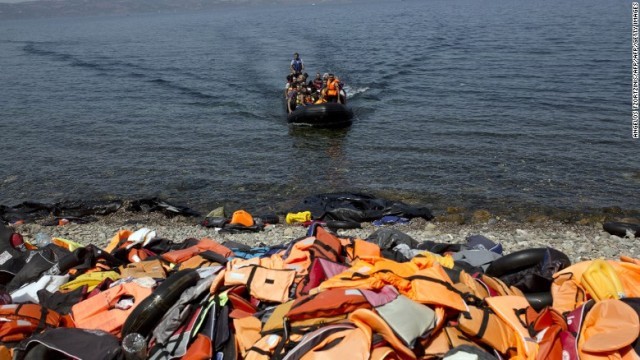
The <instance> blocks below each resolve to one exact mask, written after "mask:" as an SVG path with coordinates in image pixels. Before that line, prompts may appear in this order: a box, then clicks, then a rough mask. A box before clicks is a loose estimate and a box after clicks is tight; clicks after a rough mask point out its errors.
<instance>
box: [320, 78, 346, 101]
mask: <svg viewBox="0 0 640 360" xmlns="http://www.w3.org/2000/svg"><path fill="white" fill-rule="evenodd" d="M324 98H325V99H326V100H327V102H337V103H342V102H341V101H340V81H339V80H338V79H336V77H335V76H334V75H333V74H329V79H328V80H327V87H326V88H325V95H324Z"/></svg>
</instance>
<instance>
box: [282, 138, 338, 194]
mask: <svg viewBox="0 0 640 360" xmlns="http://www.w3.org/2000/svg"><path fill="white" fill-rule="evenodd" d="M348 133H349V129H348V128H347V129H317V128H309V127H294V126H291V127H289V135H290V136H291V137H292V139H293V142H292V153H293V154H294V158H295V159H296V163H297V164H298V165H297V166H295V171H294V172H293V176H294V178H293V179H294V181H295V180H296V179H297V180H298V181H299V179H305V178H308V176H309V175H308V174H309V171H310V170H309V167H310V166H312V167H313V168H314V170H312V171H313V172H314V173H316V174H319V176H322V177H323V179H318V180H324V181H322V182H323V183H324V187H326V188H327V190H328V191H338V190H343V189H345V188H346V187H348V186H349V185H348V184H349V183H350V181H347V179H346V177H345V176H346V174H347V173H348V172H349V170H348V169H349V164H348V160H347V157H346V156H345V150H344V148H345V143H346V139H347V138H348ZM315 182H316V183H317V181H315Z"/></svg>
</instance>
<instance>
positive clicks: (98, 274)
mask: <svg viewBox="0 0 640 360" xmlns="http://www.w3.org/2000/svg"><path fill="white" fill-rule="evenodd" d="M106 279H111V280H118V279H120V274H118V273H117V272H115V271H94V272H90V273H85V274H82V275H80V276H78V277H77V278H75V279H73V280H72V281H69V282H68V283H66V284H64V285H62V286H60V291H71V290H75V289H77V288H79V287H81V286H83V285H87V291H91V290H93V289H94V288H95V287H96V286H98V285H99V284H100V283H101V282H103V281H104V280H106Z"/></svg>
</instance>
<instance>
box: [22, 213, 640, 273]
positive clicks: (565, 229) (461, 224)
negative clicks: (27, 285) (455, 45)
mask: <svg viewBox="0 0 640 360" xmlns="http://www.w3.org/2000/svg"><path fill="white" fill-rule="evenodd" d="M96 218H97V220H96V221H94V222H89V223H86V224H76V223H73V222H71V223H69V224H66V225H61V226H60V225H58V226H45V225H42V223H41V222H31V223H24V224H13V225H10V226H11V227H12V228H13V229H14V231H16V232H18V233H20V234H22V235H23V237H24V239H25V240H27V241H31V240H33V239H34V238H35V236H36V234H38V233H40V232H42V233H46V234H48V235H50V236H51V237H62V238H65V239H69V240H73V241H76V242H78V243H81V244H84V245H88V244H94V245H96V246H98V247H101V248H104V247H106V245H107V244H108V243H109V241H110V239H111V238H112V237H113V236H114V235H115V234H116V233H117V231H118V230H121V229H128V230H132V231H135V230H138V229H140V228H143V227H147V228H149V229H152V230H155V231H156V232H157V236H158V237H161V238H164V239H168V240H173V241H175V242H182V241H184V240H186V239H188V238H198V239H200V238H203V237H209V238H212V239H214V240H216V241H218V242H224V241H227V240H233V241H237V242H241V243H244V244H247V245H249V246H257V245H259V244H262V245H266V246H272V245H277V244H284V243H287V242H289V241H291V240H294V239H296V238H299V237H302V236H305V234H306V230H307V228H305V227H303V226H300V225H295V224H294V225H287V224H286V223H284V217H283V216H280V221H281V222H280V223H279V224H275V225H269V226H267V227H266V228H265V229H264V230H263V231H259V232H250V233H239V234H229V233H223V234H220V233H218V232H217V230H216V229H215V228H206V227H204V226H201V225H200V224H199V222H200V220H201V218H194V217H184V216H175V217H167V216H165V215H164V214H162V213H158V212H149V213H145V212H130V211H125V210H124V209H120V210H118V211H116V212H114V213H112V214H109V215H104V216H97V217H96ZM467 218H468V216H467V214H464V213H463V212H461V211H460V209H449V212H447V213H445V214H442V215H438V216H436V218H435V219H434V220H432V221H426V220H424V219H421V218H414V219H412V220H411V221H410V222H409V223H407V224H395V225H385V227H392V228H395V229H397V230H399V231H401V232H403V233H405V234H407V235H409V236H411V237H412V238H414V239H415V240H417V241H418V242H423V241H427V240H430V241H434V242H439V243H451V244H456V243H464V242H466V240H465V239H466V237H468V236H470V235H483V236H485V237H487V238H489V239H490V240H492V241H494V242H496V243H501V244H502V246H503V248H504V253H505V254H507V253H511V252H514V251H517V250H522V249H527V248H535V247H545V246H550V247H552V248H555V249H556V250H559V251H561V252H563V253H565V254H567V256H568V257H569V258H570V259H571V261H572V263H576V262H579V261H583V260H591V259H596V258H605V259H617V258H619V257H620V256H621V255H627V256H631V257H640V250H634V248H635V247H634V243H635V238H634V237H626V238H620V237H618V236H615V235H610V234H608V233H607V232H605V231H604V230H603V229H602V223H601V222H598V221H596V220H597V219H591V220H590V221H585V222H581V223H580V222H576V223H563V222H560V221H556V220H552V219H549V218H544V217H541V218H537V219H534V220H535V221H530V222H522V221H512V220H509V219H504V218H501V217H500V216H493V215H491V214H490V213H488V212H478V211H476V212H474V213H473V214H472V215H471V218H470V219H469V220H468V219H467ZM627 220H634V219H627ZM635 221H637V220H635ZM361 225H362V228H361V229H352V230H338V235H339V236H341V237H357V238H361V239H366V238H367V237H368V236H369V235H371V234H372V233H373V232H375V231H376V230H378V229H379V228H380V227H377V226H374V225H373V224H372V223H362V224H361Z"/></svg>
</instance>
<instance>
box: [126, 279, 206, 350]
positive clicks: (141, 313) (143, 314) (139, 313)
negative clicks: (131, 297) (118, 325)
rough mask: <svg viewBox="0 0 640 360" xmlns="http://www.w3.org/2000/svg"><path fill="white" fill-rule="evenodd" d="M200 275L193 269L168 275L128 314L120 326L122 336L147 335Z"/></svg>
mask: <svg viewBox="0 0 640 360" xmlns="http://www.w3.org/2000/svg"><path fill="white" fill-rule="evenodd" d="M198 280H200V275H198V272H197V271H196V270H194V269H185V270H180V271H178V272H177V273H175V274H173V275H171V276H169V277H168V278H167V279H166V280H164V282H163V283H162V284H160V286H158V288H157V289H156V290H155V291H154V292H153V293H151V295H149V296H147V297H146V298H145V299H144V300H142V302H141V303H140V304H139V305H138V306H136V308H135V309H133V311H132V312H131V314H129V316H128V317H127V320H126V321H125V322H124V325H123V326H122V337H123V338H124V337H125V336H127V335H128V334H130V333H139V334H141V335H142V336H144V337H147V336H148V335H149V333H151V332H152V331H153V329H154V328H155V327H156V326H157V325H158V323H159V322H160V320H162V316H164V314H165V313H166V312H167V311H169V309H170V308H171V306H173V304H175V303H176V301H178V299H179V298H180V295H182V293H183V292H184V291H185V290H187V289H188V288H190V287H192V286H194V285H195V284H196V283H197V282H198Z"/></svg>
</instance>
